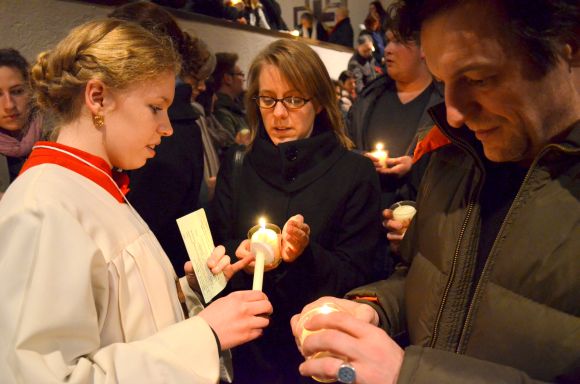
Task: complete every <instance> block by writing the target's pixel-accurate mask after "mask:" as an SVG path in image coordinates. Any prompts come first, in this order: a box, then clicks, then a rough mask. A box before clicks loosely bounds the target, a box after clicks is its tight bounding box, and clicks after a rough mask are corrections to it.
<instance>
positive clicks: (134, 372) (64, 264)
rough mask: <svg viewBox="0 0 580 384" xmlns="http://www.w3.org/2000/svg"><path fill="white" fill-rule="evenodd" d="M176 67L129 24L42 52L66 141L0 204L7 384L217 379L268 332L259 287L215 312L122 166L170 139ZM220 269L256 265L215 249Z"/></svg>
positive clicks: (94, 28)
mask: <svg viewBox="0 0 580 384" xmlns="http://www.w3.org/2000/svg"><path fill="white" fill-rule="evenodd" d="M178 70H179V59H178V56H177V54H176V53H175V52H174V50H173V48H172V47H171V44H170V43H168V42H167V41H165V40H163V39H162V38H160V37H158V36H154V35H153V34H151V33H150V32H148V31H146V30H145V29H142V28H141V27H138V26H136V25H134V24H130V23H126V22H123V21H118V20H105V21H95V22H90V23H87V24H84V25H82V26H80V27H78V28H76V29H74V30H73V31H71V33H70V34H69V35H68V36H67V37H66V38H65V39H64V40H63V41H61V42H60V43H59V44H58V45H57V47H56V48H55V49H54V50H52V51H51V52H47V53H44V54H41V55H40V56H39V58H38V61H37V63H36V64H35V65H34V67H33V69H32V83H33V89H34V91H35V94H36V98H37V100H38V103H39V105H40V107H41V108H42V109H44V110H45V111H47V112H50V113H52V114H53V115H54V116H55V117H56V119H57V122H58V124H57V127H58V135H57V136H56V137H57V139H56V142H39V143H37V144H36V145H35V147H34V149H33V151H32V153H31V156H30V158H29V159H28V161H27V162H26V163H25V164H24V166H23V168H22V173H21V175H20V176H19V177H18V178H17V179H16V180H15V182H14V183H12V184H11V186H10V187H9V188H8V190H7V191H6V194H5V195H4V198H3V199H2V201H1V202H0V280H1V281H2V289H1V290H0V302H1V303H2V305H1V306H0V339H1V340H2V342H1V343H0V382H2V383H12V382H22V383H59V382H67V383H88V382H91V383H100V382H107V383H117V382H119V383H161V382H165V383H179V382H182V383H216V382H217V381H218V380H219V376H220V354H221V353H222V351H225V350H227V349H229V348H232V347H234V346H236V345H239V344H242V343H244V342H247V341H250V340H253V339H255V338H256V337H258V336H259V335H260V334H261V333H262V329H263V328H264V327H265V326H267V325H268V319H267V317H265V316H260V314H267V313H270V312H271V311H272V307H271V305H270V303H269V301H268V299H267V297H266V296H265V295H264V294H263V293H261V292H258V291H240V292H234V293H232V294H230V295H228V296H226V297H223V298H220V299H218V300H215V301H214V302H213V303H211V304H210V305H209V306H207V307H206V308H203V307H202V306H201V304H200V302H199V300H198V299H197V297H198V295H197V294H196V292H195V287H196V284H197V283H196V281H195V278H194V276H193V274H192V275H191V276H188V278H182V279H181V280H178V279H177V277H176V274H175V271H174V270H173V268H172V266H171V264H170V262H169V260H168V259H167V256H166V255H165V253H164V252H163V250H162V249H161V247H160V245H159V243H158V242H157V240H156V239H155V237H154V235H153V234H152V233H151V231H150V230H149V228H148V227H147V225H146V224H145V223H144V221H143V220H142V219H141V218H140V217H139V215H138V214H137V212H136V211H135V210H134V209H132V207H131V206H130V205H129V204H128V203H127V202H126V200H125V199H124V193H125V192H126V190H127V180H126V178H124V177H123V174H122V173H119V172H116V171H113V169H135V168H138V167H141V166H143V165H144V164H145V161H146V160H147V159H148V158H151V157H153V156H155V147H156V146H157V145H159V144H160V143H161V138H162V137H163V136H168V135H170V134H171V133H172V128H171V125H170V123H169V120H168V117H167V108H168V107H169V105H170V104H171V102H172V99H173V93H174V79H175V73H177V71H178ZM208 266H209V267H210V268H211V269H212V272H214V273H220V272H224V273H225V275H226V277H228V278H229V277H231V276H232V275H233V274H234V273H235V272H237V271H238V270H239V269H241V268H243V266H244V265H242V264H239V263H236V264H230V260H229V257H228V256H226V255H225V254H224V249H223V247H217V248H216V249H215V250H214V251H213V253H212V255H211V257H210V259H209V261H208ZM186 270H188V271H189V272H191V271H192V268H191V265H188V266H187V268H186ZM188 281H189V283H190V284H191V286H193V287H194V289H192V288H191V287H190V285H189V284H188ZM180 297H181V300H180ZM185 307H187V308H185ZM196 312H198V313H197V314H196ZM189 314H196V315H194V316H191V317H188V315H189Z"/></svg>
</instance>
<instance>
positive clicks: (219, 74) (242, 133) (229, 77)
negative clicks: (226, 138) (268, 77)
mask: <svg viewBox="0 0 580 384" xmlns="http://www.w3.org/2000/svg"><path fill="white" fill-rule="evenodd" d="M238 58H239V57H238V55H237V54H236V53H230V52H218V53H216V67H215V70H214V72H213V75H212V77H213V79H214V81H215V85H216V89H217V93H216V94H217V101H216V104H215V112H214V114H215V117H216V118H217V119H218V121H219V122H220V124H221V125H222V126H223V127H224V128H225V129H227V130H228V131H229V132H230V133H231V134H232V135H233V136H234V137H235V138H236V142H237V143H245V142H246V141H247V135H248V132H247V130H248V123H247V122H246V112H245V111H244V107H243V105H241V104H240V103H239V102H238V99H239V98H240V96H241V95H242V94H243V92H244V80H245V78H246V75H245V73H244V72H243V71H242V70H241V68H240V66H239V65H238ZM233 144H235V143H231V144H230V145H233Z"/></svg>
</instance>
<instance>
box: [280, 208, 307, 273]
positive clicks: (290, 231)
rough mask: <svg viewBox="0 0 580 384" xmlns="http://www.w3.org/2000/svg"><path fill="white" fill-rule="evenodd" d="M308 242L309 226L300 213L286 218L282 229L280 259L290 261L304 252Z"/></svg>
mask: <svg viewBox="0 0 580 384" xmlns="http://www.w3.org/2000/svg"><path fill="white" fill-rule="evenodd" d="M309 243H310V227H309V226H308V224H306V223H305V222H304V217H303V216H302V215H295V216H292V217H291V218H289V219H288V221H287V222H286V224H284V229H282V260H284V261H285V262H287V263H291V262H293V261H294V260H296V259H297V258H298V256H300V255H301V254H302V252H304V249H305V248H306V247H307V246H308V244H309Z"/></svg>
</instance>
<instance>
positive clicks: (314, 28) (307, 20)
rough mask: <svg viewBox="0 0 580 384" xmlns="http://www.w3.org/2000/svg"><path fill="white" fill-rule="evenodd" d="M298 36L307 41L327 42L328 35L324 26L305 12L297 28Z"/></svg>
mask: <svg viewBox="0 0 580 384" xmlns="http://www.w3.org/2000/svg"><path fill="white" fill-rule="evenodd" d="M296 29H297V30H298V35H299V36H302V37H305V38H307V39H313V40H319V41H327V40H328V33H327V32H326V29H324V25H322V23H321V22H319V21H318V19H316V17H314V15H313V14H312V13H310V12H304V13H303V14H302V15H300V24H299V25H298V26H297V27H296Z"/></svg>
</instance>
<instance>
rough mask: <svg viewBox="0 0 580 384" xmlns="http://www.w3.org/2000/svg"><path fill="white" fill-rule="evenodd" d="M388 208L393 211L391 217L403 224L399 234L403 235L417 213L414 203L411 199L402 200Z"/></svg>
mask: <svg viewBox="0 0 580 384" xmlns="http://www.w3.org/2000/svg"><path fill="white" fill-rule="evenodd" d="M389 209H390V210H392V211H393V219H394V220H397V221H400V222H401V223H402V224H403V228H401V230H400V231H399V234H400V235H404V234H405V232H407V228H408V227H409V225H410V224H411V221H412V220H413V217H414V216H415V213H417V208H416V203H415V202H414V201H412V200H403V201H399V202H397V203H395V204H393V205H391V207H390V208H389Z"/></svg>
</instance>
